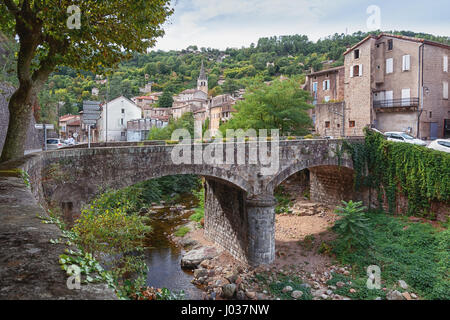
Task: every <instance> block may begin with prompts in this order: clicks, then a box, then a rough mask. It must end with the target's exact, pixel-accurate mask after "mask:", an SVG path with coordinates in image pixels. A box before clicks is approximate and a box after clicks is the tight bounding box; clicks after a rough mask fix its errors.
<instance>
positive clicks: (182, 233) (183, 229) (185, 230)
mask: <svg viewBox="0 0 450 320" xmlns="http://www.w3.org/2000/svg"><path fill="white" fill-rule="evenodd" d="M189 231H191V229H189V227H186V226H182V227H180V228H178V230H177V231H175V233H174V235H175V236H176V237H180V238H182V237H184V236H185V235H186V233H188V232H189Z"/></svg>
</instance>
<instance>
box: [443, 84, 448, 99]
mask: <svg viewBox="0 0 450 320" xmlns="http://www.w3.org/2000/svg"><path fill="white" fill-rule="evenodd" d="M443 87H444V92H443V96H444V99H448V82H447V81H445V82H444V85H443Z"/></svg>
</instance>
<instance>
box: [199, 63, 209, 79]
mask: <svg viewBox="0 0 450 320" xmlns="http://www.w3.org/2000/svg"><path fill="white" fill-rule="evenodd" d="M198 80H208V77H207V76H206V73H205V66H204V65H203V59H202V66H201V68H200V75H199V76H198Z"/></svg>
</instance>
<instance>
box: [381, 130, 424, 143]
mask: <svg viewBox="0 0 450 320" xmlns="http://www.w3.org/2000/svg"><path fill="white" fill-rule="evenodd" d="M384 135H385V136H386V138H387V139H388V140H389V141H396V142H405V143H411V144H416V145H419V146H426V145H427V143H426V142H425V141H422V140H420V139H416V138H414V137H412V136H410V135H409V134H407V133H404V132H399V131H392V132H385V133H384Z"/></svg>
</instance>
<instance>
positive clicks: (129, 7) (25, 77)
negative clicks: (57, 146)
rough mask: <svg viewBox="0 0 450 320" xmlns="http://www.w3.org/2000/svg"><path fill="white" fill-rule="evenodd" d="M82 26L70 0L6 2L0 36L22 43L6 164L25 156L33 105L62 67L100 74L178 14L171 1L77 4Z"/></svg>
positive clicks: (0, 9) (145, 44)
mask: <svg viewBox="0 0 450 320" xmlns="http://www.w3.org/2000/svg"><path fill="white" fill-rule="evenodd" d="M76 3H77V5H78V8H79V10H80V13H81V26H80V28H78V27H77V26H75V28H69V26H70V23H72V25H73V22H75V23H76V22H77V21H76V17H74V15H73V14H74V13H76V12H74V11H73V10H72V11H70V10H69V14H68V13H67V12H68V8H69V6H71V5H73V1H69V0H48V1H42V0H2V1H0V16H1V17H2V18H1V20H0V31H2V32H4V33H5V34H6V35H7V36H9V37H11V38H17V39H18V42H19V49H18V52H17V77H18V82H19V86H18V88H17V90H16V91H15V92H14V93H13V95H12V96H11V99H10V101H9V106H8V107H9V111H10V121H9V126H8V133H7V136H6V141H5V145H4V147H3V151H2V156H1V158H0V160H1V161H6V160H10V159H13V158H18V157H21V156H23V151H24V145H25V139H26V131H27V128H28V124H29V122H30V119H31V113H32V105H33V103H34V102H35V99H36V96H37V93H38V92H39V91H40V90H41V88H42V87H43V85H44V84H45V82H46V81H47V78H48V77H49V75H50V73H52V72H53V71H54V70H55V68H56V67H57V66H64V65H66V66H70V67H72V68H74V69H76V70H79V69H84V70H92V71H101V70H102V68H103V67H104V66H113V65H115V64H117V63H118V62H119V61H120V60H123V59H125V58H131V57H132V52H141V53H143V52H146V50H147V49H148V48H150V47H152V46H153V45H154V43H155V38H156V37H159V36H162V35H163V33H164V31H163V30H162V29H161V25H162V24H163V23H164V22H165V21H166V18H167V17H168V16H169V15H170V14H171V13H172V12H173V11H172V9H171V8H170V7H169V4H170V1H169V0H152V1H128V2H124V1H121V0H111V1H108V2H105V1H94V0H86V1H77V2H76ZM74 18H75V20H74Z"/></svg>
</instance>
